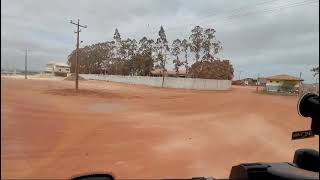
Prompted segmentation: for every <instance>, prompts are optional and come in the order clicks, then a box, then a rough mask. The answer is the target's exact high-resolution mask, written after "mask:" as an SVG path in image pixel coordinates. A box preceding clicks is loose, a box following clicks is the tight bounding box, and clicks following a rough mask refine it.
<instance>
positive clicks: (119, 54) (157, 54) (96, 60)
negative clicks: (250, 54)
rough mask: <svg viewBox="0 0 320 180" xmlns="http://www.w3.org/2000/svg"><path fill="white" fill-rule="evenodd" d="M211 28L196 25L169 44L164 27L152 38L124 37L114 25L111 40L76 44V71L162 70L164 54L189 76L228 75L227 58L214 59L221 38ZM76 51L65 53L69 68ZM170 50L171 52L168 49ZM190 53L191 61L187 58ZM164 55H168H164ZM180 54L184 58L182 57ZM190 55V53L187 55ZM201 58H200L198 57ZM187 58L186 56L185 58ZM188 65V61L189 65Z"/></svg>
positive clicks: (146, 72)
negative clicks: (218, 38)
mask: <svg viewBox="0 0 320 180" xmlns="http://www.w3.org/2000/svg"><path fill="white" fill-rule="evenodd" d="M215 32H216V31H215V30H214V29H210V28H208V29H205V30H204V29H203V28H202V27H200V26H196V27H194V28H193V29H192V30H191V35H190V36H189V39H190V42H188V40H187V39H183V40H182V41H181V40H180V39H176V40H174V41H173V42H172V44H171V45H170V47H169V42H168V40H167V36H166V33H165V30H164V28H163V27H162V26H161V27H160V30H159V32H158V38H157V39H156V41H154V40H152V39H148V38H147V37H142V38H141V39H140V40H139V41H136V40H135V39H130V38H127V39H124V38H121V35H120V33H119V31H118V29H115V32H114V35H113V41H108V42H103V43H96V44H93V45H89V46H85V47H83V48H80V51H79V70H80V73H91V74H115V75H140V76H146V75H150V74H151V71H152V70H153V69H157V68H159V69H164V70H166V61H167V58H169V59H172V62H173V64H174V69H175V71H176V73H177V74H178V73H179V69H180V67H181V66H184V67H185V69H186V72H187V74H188V76H189V77H198V78H210V79H231V78H232V76H233V68H232V65H230V63H229V61H217V60H216V59H217V58H216V57H215V56H216V54H217V53H218V52H219V51H220V50H221V48H222V46H221V42H220V41H218V40H216V37H215ZM75 52H76V51H75V50H74V51H72V52H71V54H70V55H69V56H68V63H69V64H70V65H71V72H74V70H75V59H76V53H75ZM170 52H171V53H170ZM190 52H192V53H194V57H195V63H194V64H193V65H192V62H193V61H192V60H193V59H191V58H189V53H190ZM167 56H168V57H167ZM182 57H184V58H182ZM190 57H193V56H190ZM200 57H202V58H201V61H200V62H199V61H198V60H199V59H200ZM189 59H190V60H189ZM190 65H192V66H191V67H190Z"/></svg>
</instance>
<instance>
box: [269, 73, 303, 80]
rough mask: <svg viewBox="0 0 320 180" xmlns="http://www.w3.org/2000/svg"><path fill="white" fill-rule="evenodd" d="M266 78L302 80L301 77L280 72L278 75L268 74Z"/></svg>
mask: <svg viewBox="0 0 320 180" xmlns="http://www.w3.org/2000/svg"><path fill="white" fill-rule="evenodd" d="M266 79H267V80H286V81H303V79H301V78H298V77H294V76H290V75H287V74H280V75H275V76H269V77H266Z"/></svg>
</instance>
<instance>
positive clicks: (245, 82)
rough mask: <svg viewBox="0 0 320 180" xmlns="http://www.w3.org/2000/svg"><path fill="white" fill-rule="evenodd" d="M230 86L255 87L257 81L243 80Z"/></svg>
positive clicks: (236, 81)
mask: <svg viewBox="0 0 320 180" xmlns="http://www.w3.org/2000/svg"><path fill="white" fill-rule="evenodd" d="M232 85H241V86H255V85H257V80H256V79H253V78H245V79H241V80H235V81H232Z"/></svg>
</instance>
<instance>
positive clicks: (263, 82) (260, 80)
mask: <svg viewBox="0 0 320 180" xmlns="http://www.w3.org/2000/svg"><path fill="white" fill-rule="evenodd" d="M257 84H258V85H259V86H266V84H267V79H266V78H265V77H258V79H257Z"/></svg>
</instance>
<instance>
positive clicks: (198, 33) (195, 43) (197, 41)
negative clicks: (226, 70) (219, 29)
mask: <svg viewBox="0 0 320 180" xmlns="http://www.w3.org/2000/svg"><path fill="white" fill-rule="evenodd" d="M189 39H190V41H191V46H190V48H191V52H194V53H195V58H196V62H198V60H199V59H200V52H201V49H202V43H203V41H204V36H203V28H202V27H200V26H196V27H194V28H193V29H192V30H191V35H190V37H189Z"/></svg>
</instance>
